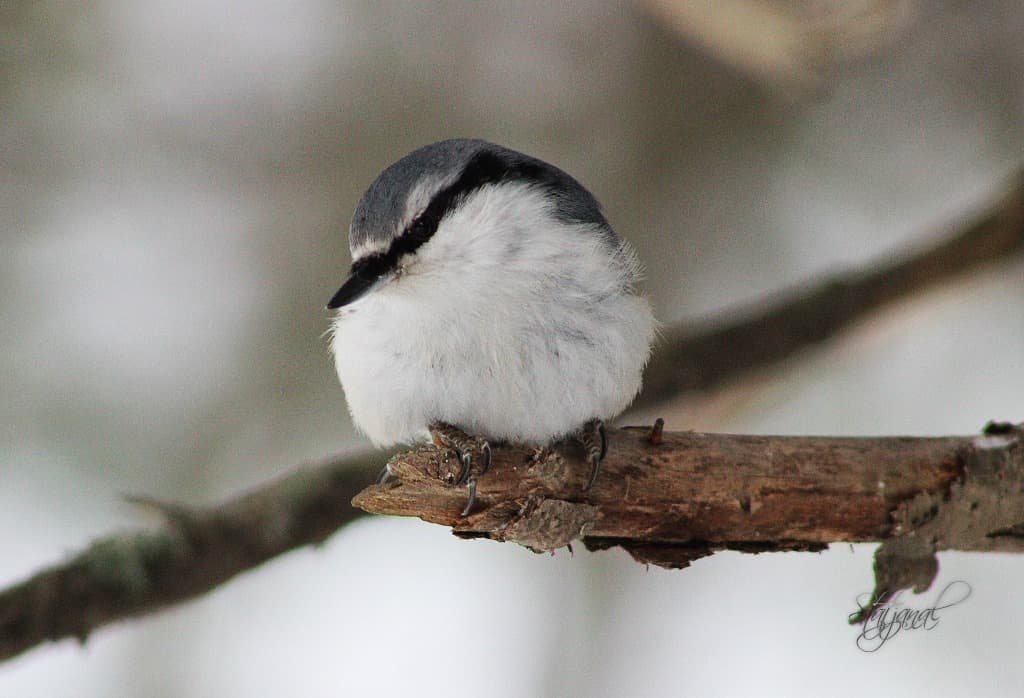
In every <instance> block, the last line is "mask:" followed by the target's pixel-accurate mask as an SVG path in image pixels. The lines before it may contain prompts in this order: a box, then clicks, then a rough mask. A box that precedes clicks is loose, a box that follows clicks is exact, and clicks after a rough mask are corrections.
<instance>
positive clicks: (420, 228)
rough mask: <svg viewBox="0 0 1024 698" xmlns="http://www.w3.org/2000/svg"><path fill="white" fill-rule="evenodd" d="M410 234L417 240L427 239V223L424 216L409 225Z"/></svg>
mask: <svg viewBox="0 0 1024 698" xmlns="http://www.w3.org/2000/svg"><path fill="white" fill-rule="evenodd" d="M409 236H410V237H412V238H414V239H416V240H426V238H427V223H426V221H424V220H423V218H417V219H416V220H414V221H413V222H412V224H411V225H410V226H409Z"/></svg>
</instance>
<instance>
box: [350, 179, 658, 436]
mask: <svg viewBox="0 0 1024 698" xmlns="http://www.w3.org/2000/svg"><path fill="white" fill-rule="evenodd" d="M638 273H639V267H638V263H637V261H636V257H635V255H634V254H633V252H632V250H631V249H630V248H629V247H628V246H627V245H626V244H625V243H621V246H620V247H619V248H618V249H617V250H615V251H612V250H611V249H610V248H609V244H608V241H607V237H605V233H604V232H603V231H600V230H598V229H596V228H591V226H589V225H588V224H572V223H567V222H565V221H564V220H560V219H558V218H556V217H555V216H554V214H553V210H552V206H551V203H550V201H549V200H547V199H546V198H545V196H544V194H543V193H542V192H541V191H540V190H538V189H536V188H534V187H532V186H531V185H529V184H524V183H521V182H512V183H501V184H491V185H486V186H484V187H482V188H480V189H478V190H476V191H475V192H474V193H473V194H471V195H470V196H468V197H467V198H466V200H465V201H464V202H463V203H462V205H461V206H460V207H459V208H458V210H456V211H454V212H453V213H452V214H451V215H449V216H447V217H446V218H445V219H444V220H443V221H442V222H441V224H440V226H439V227H438V229H437V232H436V233H435V234H434V236H433V237H432V238H431V239H430V240H429V241H428V242H427V243H426V244H424V245H423V246H422V247H421V248H420V249H419V250H418V252H417V253H416V254H414V255H409V256H408V257H407V258H406V259H405V260H404V263H403V265H402V266H401V267H399V269H398V271H397V273H396V274H394V275H393V276H391V277H389V278H388V279H387V280H386V281H384V282H382V283H380V284H379V285H378V287H377V288H375V289H374V290H372V291H371V292H369V293H368V294H366V295H365V296H363V297H362V298H360V299H358V300H357V301H355V302H353V303H351V304H350V305H347V306H345V307H343V308H342V309H341V310H339V312H338V313H337V315H336V316H335V317H334V319H333V325H332V331H333V335H332V339H331V349H332V351H333V353H334V357H335V364H336V367H337V371H338V377H339V378H340V379H341V383H342V385H343V387H344V390H345V396H346V399H347V401H348V407H349V411H350V412H351V414H352V419H353V421H354V422H355V424H356V426H357V427H358V428H359V429H361V430H362V431H364V432H365V433H366V435H367V436H369V438H370V439H371V440H372V441H373V442H374V443H375V444H377V445H389V444H393V443H399V442H410V441H414V440H418V439H420V438H422V437H424V436H426V435H427V426H428V424H430V423H431V422H434V421H443V422H448V423H451V424H454V425H456V426H459V427H460V428H462V429H463V430H465V431H466V432H468V433H470V434H475V435H478V436H482V437H484V438H487V439H490V440H510V441H526V442H534V443H547V442H549V441H551V440H553V439H556V438H559V437H562V436H564V435H566V434H568V433H571V432H573V431H575V430H577V429H578V428H579V427H581V426H582V425H583V424H584V423H585V422H586V421H588V420H590V419H593V418H600V419H610V418H612V417H614V416H615V415H617V414H619V413H620V412H621V411H622V410H624V409H625V408H626V407H627V406H628V405H629V403H630V401H632V399H633V398H634V397H635V396H636V394H637V392H638V391H639V389H640V380H641V372H642V370H643V367H644V365H645V364H646V362H647V359H648V356H649V354H650V346H651V342H652V340H653V338H654V334H655V326H656V323H655V320H654V318H653V316H652V314H651V309H650V305H649V304H648V302H647V300H646V299H645V298H643V297H642V296H639V295H637V293H636V292H635V290H634V284H635V282H636V281H637V277H638Z"/></svg>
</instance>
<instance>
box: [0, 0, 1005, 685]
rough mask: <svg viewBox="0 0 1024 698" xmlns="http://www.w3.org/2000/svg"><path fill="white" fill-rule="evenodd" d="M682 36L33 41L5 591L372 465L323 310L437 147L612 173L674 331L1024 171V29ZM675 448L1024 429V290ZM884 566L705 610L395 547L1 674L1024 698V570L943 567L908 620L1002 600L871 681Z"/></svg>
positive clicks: (996, 292)
mask: <svg viewBox="0 0 1024 698" xmlns="http://www.w3.org/2000/svg"><path fill="white" fill-rule="evenodd" d="M672 5H673V3H671V2H667V1H664V2H663V1H661V0H658V1H655V0H652V1H651V2H649V3H648V4H646V5H645V4H621V3H610V2H608V3H604V2H602V3H591V2H577V3H546V2H530V3H470V2H465V3H458V2H456V3H441V4H427V3H406V2H393V3H378V2H372V1H370V0H366V1H364V2H341V3H335V2H322V1H320V2H316V1H313V0H309V1H306V2H297V3H278V2H270V1H268V0H256V1H253V2H247V3H241V2H238V3H232V2H228V1H227V0H214V1H212V2H211V1H203V2H199V1H197V0H186V1H185V2H182V1H180V0H179V2H159V1H155V0H146V1H143V2H128V1H127V0H124V1H121V2H118V1H116V0H103V1H97V2H92V3H58V2H17V1H12V2H3V3H0V235H2V240H3V248H2V249H3V252H4V253H3V254H2V255H0V326H2V327H3V331H2V332H0V410H2V415H3V418H2V420H0V434H2V436H0V439H2V442H3V443H4V444H6V446H5V447H4V448H3V449H0V584H3V585H7V584H9V583H13V582H15V581H17V580H20V579H21V578H23V577H25V576H27V575H28V574H30V573H31V572H33V571H34V570H36V569H37V568H39V567H41V566H44V565H46V564H51V563H54V562H57V561H59V560H61V559H63V558H64V557H65V556H67V555H69V554H70V553H71V552H73V551H75V550H77V549H79V548H81V547H82V546H83V545H85V544H86V543H87V542H88V541H89V540H90V539H92V538H94V537H96V536H100V535H103V534H106V533H109V532H111V531H114V530H123V529H129V528H132V527H136V526H139V525H141V523H142V522H141V521H140V518H139V514H138V512H137V511H134V510H133V509H131V508H130V507H128V506H127V505H126V504H125V503H124V502H123V500H122V495H123V494H124V493H136V494H147V495H151V496H153V497H157V498H159V499H162V500H180V501H185V502H191V503H196V504H202V503H210V502H215V501H217V500H218V499H220V498H222V497H225V496H229V495H231V494H233V493H237V492H239V491H241V490H243V489H246V488H250V487H252V486H254V485H256V484H258V483H260V482H262V481H264V480H266V479H268V478H270V477H272V476H273V475H274V474H276V473H279V472H281V471H282V470H284V469H285V468H287V467H288V466H289V465H291V464H294V463H297V462H299V461H302V460H304V459H307V458H314V457H318V456H323V455H326V454H329V453H335V452H353V453H354V452H358V451H362V450H365V449H367V448H368V447H369V444H368V442H367V441H366V440H365V439H364V438H363V437H361V436H359V435H357V434H356V433H354V431H353V429H352V427H351V424H350V422H349V419H348V416H347V412H346V409H345V403H344V396H343V394H342V391H341V388H340V387H339V386H338V384H337V380H336V378H335V376H334V373H333V368H332V365H331V360H330V357H329V355H328V352H327V346H326V341H325V339H324V338H323V336H322V333H323V331H324V330H325V329H326V327H327V314H326V312H325V311H324V310H323V305H324V303H325V302H326V301H327V299H328V298H329V297H330V295H331V294H332V293H333V292H334V291H335V290H336V288H337V286H338V284H339V282H340V281H341V280H342V279H343V278H344V275H345V273H346V269H347V267H348V264H349V259H348V252H347V241H346V238H345V231H346V230H347V226H348V220H349V217H350V215H351V212H352V208H353V206H354V204H355V202H356V200H357V199H358V197H359V195H360V194H361V193H362V190H363V189H364V188H365V186H366V185H367V184H368V183H369V182H370V180H371V179H372V178H373V177H374V176H375V175H376V174H377V172H379V171H380V170H381V169H382V168H383V167H384V166H385V165H387V164H388V163H390V162H392V161H393V160H395V159H397V158H398V157H400V156H401V155H403V154H404V153H405V152H407V151H409V150H411V149H412V148H414V147H416V146H418V145H422V144H424V143H427V142H430V141H433V140H437V139H440V138H445V137H451V136H478V137H484V138H487V139H490V140H494V141H497V142H500V143H503V144H505V145H508V146H511V147H513V148H517V149H519V150H523V151H526V152H529V153H531V154H533V155H536V156H538V157H541V158H543V159H545V160H548V161H550V162H553V163H555V164H557V165H559V166H561V167H562V168H563V169H566V170H567V171H569V172H570V173H572V174H574V175H575V176H577V177H578V178H579V179H580V180H581V181H582V182H584V183H585V184H586V185H587V186H588V187H589V188H590V189H591V190H592V191H594V192H595V194H596V195H597V196H598V198H599V199H601V201H602V202H603V203H604V205H605V209H606V211H607V214H608V217H609V219H610V220H611V222H612V224H613V225H614V226H615V227H616V229H617V230H618V231H619V233H620V234H621V235H622V236H623V237H626V238H628V239H629V240H631V241H632V242H633V243H634V245H635V246H636V248H637V250H638V252H639V254H640V257H641V259H643V260H644V261H645V262H646V266H647V271H648V274H647V276H648V282H647V289H648V292H649V294H650V296H651V298H652V300H653V303H654V306H655V309H656V313H657V315H658V316H659V318H660V319H661V320H662V321H664V322H666V323H669V324H670V323H672V322H675V321H679V320H682V319H690V320H693V319H703V318H710V317H714V316H715V315H716V314H717V313H719V312H720V311H722V310H725V309H730V308H734V307H736V306H737V305H740V304H744V303H751V302H756V301H757V300H758V299H760V298H763V297H765V296H766V295H767V294H769V293H771V292H773V291H776V290H778V289H781V288H784V287H788V286H791V285H792V284H795V283H798V282H800V281H801V280H806V279H809V278H814V277H816V276H818V275H820V274H824V273H827V272H829V271H831V270H837V269H843V268H845V267H847V266H849V265H852V264H860V263H865V262H870V261H871V260H875V259H885V258H887V257H889V256H891V255H892V254H894V253H896V252H898V251H900V250H902V249H904V247H905V246H906V245H913V244H927V243H928V242H929V241H933V240H936V239H938V238H939V237H940V236H941V234H942V233H943V232H946V231H949V230H951V229H952V227H951V226H953V225H954V224H955V223H956V222H957V221H962V220H964V218H965V217H967V216H969V215H970V214H971V213H972V212H974V211H977V210H980V209H981V208H983V207H984V206H985V205H986V203H988V202H989V201H990V200H991V199H992V197H994V196H996V195H998V193H999V192H1000V191H1001V187H1002V186H1003V185H1004V183H1005V181H1006V178H1007V177H1008V176H1009V175H1010V174H1011V173H1012V172H1014V171H1015V170H1016V169H1017V168H1019V167H1020V166H1021V163H1022V161H1024V42H1022V41H1021V40H1020V37H1021V36H1022V31H1024V4H1021V3H1012V2H994V1H993V2H974V3H958V2H936V3H923V2H922V3H915V2H908V1H903V2H899V1H889V2H885V1H881V2H878V1H876V2H868V1H867V0H865V1H864V2H848V3H832V2H826V1H824V0H818V1H813V0H805V1H803V2H798V1H794V2H788V3H768V4H766V5H764V6H762V5H760V4H759V3H756V2H741V1H739V0H736V1H733V0H730V1H729V2H724V1H723V2H722V3H721V4H720V5H719V7H718V9H719V12H712V13H711V14H709V13H708V10H707V7H706V6H705V4H704V3H693V2H685V1H680V2H677V3H675V5H676V8H675V9H676V10H680V11H679V12H676V13H675V14H673V8H672ZM701 7H704V9H703V10H702V9H701ZM765 7H769V8H774V10H773V11H778V12H781V13H783V14H785V13H787V12H793V13H796V14H799V16H801V17H803V21H804V22H805V23H806V28H807V34H806V36H807V37H812V38H813V39H814V41H817V42H819V44H815V46H818V47H819V49H820V47H821V45H824V46H825V47H826V50H817V51H806V52H800V51H797V52H796V53H795V54H793V55H790V54H786V55H785V56H784V57H785V58H787V60H779V61H777V62H772V61H770V60H769V59H768V58H766V57H765V56H763V55H755V54H751V53H750V52H747V51H744V50H740V49H742V48H744V47H750V46H752V45H753V41H754V40H753V39H748V38H745V37H746V35H745V34H743V31H746V32H751V27H753V34H752V35H751V36H753V37H754V38H755V39H757V38H760V39H763V40H764V41H765V46H768V49H766V50H769V54H770V50H774V49H776V48H778V46H777V45H776V43H777V42H776V43H773V42H772V41H771V39H772V37H773V36H774V35H770V34H771V32H772V31H773V25H771V24H770V23H768V22H761V23H753V22H752V21H751V19H750V16H749V14H747V15H744V12H748V13H749V12H751V11H754V10H758V8H760V10H758V11H762V10H764V8H765ZM727 10H728V11H727ZM732 10H736V13H733V12H732ZM765 11H767V10H765ZM702 13H703V14H702ZM672 16H674V17H676V18H677V19H678V18H679V17H682V18H683V25H682V26H678V25H677V26H675V27H674V26H673V24H672V21H670V20H669V19H667V18H669V17H672ZM762 27H763V29H762ZM733 29H736V30H737V31H738V32H739V35H740V39H739V43H738V44H737V43H735V41H734V39H735V37H734V36H733V33H732V30H733ZM805 38H806V37H805ZM809 40H810V39H808V41H809ZM833 40H834V41H833ZM730 41H734V42H733V43H732V44H730V43H729V42H730ZM821 42H823V43H821ZM830 42H832V43H830ZM779 45H782V44H779ZM737 46H739V47H740V49H737ZM773 47H774V48H773ZM762 48H764V46H762ZM829 49H830V50H829ZM779 50H782V49H779ZM766 55H768V54H766ZM794 55H795V56H796V57H795V58H794ZM769 57H770V55H769ZM659 414H663V415H665V416H666V417H667V418H668V427H669V428H675V429H685V428H700V429H710V430H720V431H746V432H756V433H793V434H796V433H804V434H814V433H818V434H850V435H872V434H914V435H939V434H967V433H973V432H976V431H978V430H979V429H980V428H981V426H982V425H983V424H984V423H985V422H986V421H987V420H989V419H993V418H995V419H1008V420H1013V421H1024V260H1022V259H1020V258H1017V259H1016V260H1011V261H1009V262H1007V263H1004V264H1000V265H995V266H992V267H989V268H988V269H987V270H986V271H984V272H983V273H979V274H975V275H973V276H971V277H969V278H966V279H962V280H959V281H958V282H956V283H955V284H951V285H947V286H945V287H944V288H942V289H939V290H936V291H933V292H930V293H927V294H922V295H919V296H916V297H915V298H913V299H911V300H909V301H906V302H902V303H900V304H898V305H896V306H894V307H892V308H889V309H887V310H886V311H885V312H883V313H880V314H877V315H875V316H873V317H872V318H871V319H869V320H867V321H865V322H862V323H860V324H859V325H857V326H856V327H855V328H853V329H852V330H851V331H850V332H848V333H846V334H844V335H843V336H842V337H841V338H840V339H839V340H838V341H835V342H832V343H830V344H828V345H825V346H824V347H822V348H820V349H816V350H813V351H808V352H806V353H804V354H802V355H800V356H799V357H797V358H796V359H794V360H792V361H789V362H787V363H786V365H784V366H782V367H778V368H776V369H773V370H772V371H771V372H770V373H768V374H764V375H759V376H758V377H756V378H754V379H751V380H750V381H748V382H746V383H744V384H742V385H734V386H731V387H729V388H727V389H726V390H724V391H721V392H719V393H716V394H715V395H711V396H703V397H700V398H690V399H688V401H686V402H683V403H680V404H677V405H671V406H665V407H664V409H662V410H660V411H659ZM637 418H639V417H637ZM626 421H627V422H628V421H630V420H629V419H628V418H627V419H626ZM579 547H580V546H577V548H579ZM872 553H873V546H870V545H858V546H849V545H836V546H833V547H832V549H830V550H829V551H827V552H825V553H822V554H795V553H788V554H776V555H758V556H750V555H739V554H734V553H725V554H719V555H715V556H714V557H712V558H707V559H704V560H701V561H699V562H697V563H696V564H695V565H694V566H693V567H692V568H690V569H688V570H685V571H682V572H673V571H665V570H660V569H655V568H651V569H645V568H644V567H642V566H640V565H637V564H635V563H634V562H632V561H631V560H630V559H629V558H628V556H627V555H626V554H625V553H623V552H621V551H611V552H604V553H593V554H591V553H587V552H585V551H580V550H577V552H576V554H575V556H570V555H568V554H567V553H565V552H559V553H558V554H556V555H554V556H538V555H533V554H531V553H529V552H527V551H526V550H524V549H521V548H518V547H515V546H512V545H499V544H495V543H490V542H483V541H472V542H466V541H460V540H458V539H456V538H455V537H453V536H452V535H451V534H450V533H449V532H448V531H447V530H446V529H443V528H440V527H436V526H430V525H428V524H425V523H422V522H419V521H412V520H397V519H385V518H374V519H369V518H366V519H362V520H360V521H358V522H357V523H355V524H352V525H350V526H348V527H347V528H345V529H344V530H343V531H341V532H340V533H339V534H337V535H336V536H334V537H333V538H332V539H331V540H330V541H329V542H328V543H327V544H326V545H325V546H323V547H322V548H320V549H317V550H302V551H299V552H296V553H293V554H290V555H287V556H285V557H283V558H281V559H278V560H275V561H273V562H271V563H269V564H267V565H265V566H264V567H262V568H260V569H257V570H255V571H253V572H250V573H248V574H246V575H244V576H242V577H241V578H239V579H237V580H235V581H233V582H231V583H229V584H227V585H226V586H224V587H222V588H220V589H218V590H217V591H215V592H214V593H211V594H209V595H207V596H205V597H204V598H202V599H200V600H198V601H196V602H193V603H190V604H187V605H185V606H181V607H176V608H173V609H171V610H169V611H166V612H163V613H161V614H159V615H156V616H152V617H148V618H145V619H142V620H136V621H131V622H127V623H123V624H119V625H117V626H113V627H109V628H106V629H104V630H101V631H99V632H97V633H96V634H95V635H94V636H93V637H92V638H91V639H90V640H89V642H88V644H87V645H85V646H84V647H82V646H79V645H78V644H77V643H75V642H73V641H65V642H61V643H59V644H56V645H51V646H45V647H40V648H37V649H35V650H33V651H31V652H29V653H27V654H25V655H22V656H21V657H19V658H17V659H15V660H13V661H9V662H7V663H4V664H0V696H18V697H26V698H29V697H40V698H43V697H45V698H57V697H63V696H68V697H71V696H74V697H75V698H90V697H93V696H96V697H100V696H141V695H145V696H151V697H154V698H162V697H167V698H171V697H178V696H181V697H188V698H192V697H206V696H209V697H219V696H283V695H301V696H338V695H361V694H366V693H369V692H371V691H372V692H374V693H377V694H391V695H412V694H415V695H422V696H451V695H457V694H460V693H461V694H469V693H473V694H483V695H489V696H564V695H592V696H620V695H633V696H667V695H692V696H731V695H759V696H773V695H779V696H819V695H835V696H861V695H872V694H875V695H877V694H883V693H884V694H885V695H903V696H911V695H922V696H924V695H927V696H955V695H972V696H1002V695H1009V694H1011V693H1014V692H1016V691H1019V687H1020V685H1021V682H1022V680H1024V664H1022V663H1021V661H1020V658H1021V650H1022V649H1024V633H1022V631H1021V628H1024V603H1022V597H1021V595H1020V589H1021V587H1022V586H1024V558H1020V557H1017V556H1008V555H978V554H962V553H959V554H957V553H946V554H942V555H941V556H940V565H941V571H940V576H939V579H938V580H937V582H936V584H935V585H934V586H933V589H932V590H931V591H930V592H928V593H927V594H925V595H924V597H923V599H922V600H914V599H910V600H909V601H910V603H913V604H917V605H919V606H925V605H928V603H929V602H930V601H931V600H932V599H933V598H934V596H935V594H936V593H937V592H938V590H939V589H941V588H942V587H943V586H945V584H946V583H948V582H949V581H951V580H956V579H963V580H966V581H968V582H969V583H970V584H971V586H972V588H973V593H972V596H971V597H970V599H968V600H967V601H966V602H965V603H963V604H961V605H960V606H957V607H956V608H954V609H951V610H950V611H949V612H948V613H947V614H946V615H945V616H943V619H942V622H941V625H940V626H939V627H937V628H936V629H935V630H933V631H931V632H928V633H917V634H908V635H906V636H900V637H898V638H896V639H895V640H893V641H892V642H891V643H889V644H887V645H886V646H885V647H884V648H882V650H881V651H879V652H877V653H874V654H864V653H862V652H860V651H859V650H858V649H857V648H856V646H855V639H856V630H855V629H853V628H851V627H849V626H848V625H846V623H845V619H846V616H847V614H848V613H850V612H851V611H853V610H854V609H855V599H856V598H857V596H858V595H860V594H862V593H864V592H866V591H868V590H869V589H870V587H871V584H872V577H871V555H872Z"/></svg>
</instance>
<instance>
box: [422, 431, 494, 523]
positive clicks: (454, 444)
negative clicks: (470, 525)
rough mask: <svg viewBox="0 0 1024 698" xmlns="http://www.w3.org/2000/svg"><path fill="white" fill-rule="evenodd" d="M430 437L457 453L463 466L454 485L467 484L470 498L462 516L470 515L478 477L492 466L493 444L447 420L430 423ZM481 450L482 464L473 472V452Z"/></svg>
mask: <svg viewBox="0 0 1024 698" xmlns="http://www.w3.org/2000/svg"><path fill="white" fill-rule="evenodd" d="M429 428H430V438H431V440H433V442H434V445H435V446H437V447H438V448H443V449H448V450H450V451H452V452H454V453H455V457H456V458H457V459H458V460H459V462H460V464H461V467H460V469H459V474H458V476H457V477H455V478H454V479H453V480H452V484H453V485H463V484H464V485H466V488H467V489H468V490H469V500H468V501H467V502H466V506H465V507H464V508H463V509H462V514H461V516H469V514H470V512H471V511H472V510H473V504H474V503H475V502H476V478H477V476H478V475H483V474H484V473H486V472H487V469H488V468H490V467H491V445H490V444H489V443H487V441H486V440H485V439H481V438H480V437H477V436H470V435H469V434H467V433H466V432H465V431H463V430H462V429H460V428H458V427H457V426H454V425H452V424H447V423H445V422H434V423H433V424H431V425H430V427H429ZM477 452H479V454H480V465H479V467H478V468H477V471H476V472H475V473H474V472H473V460H474V459H473V454H474V453H477Z"/></svg>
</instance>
